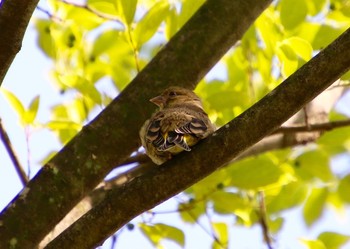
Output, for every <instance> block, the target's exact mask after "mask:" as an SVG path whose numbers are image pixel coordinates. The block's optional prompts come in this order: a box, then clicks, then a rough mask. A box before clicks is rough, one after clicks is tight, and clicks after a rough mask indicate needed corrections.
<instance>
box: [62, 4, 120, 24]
mask: <svg viewBox="0 0 350 249" xmlns="http://www.w3.org/2000/svg"><path fill="white" fill-rule="evenodd" d="M59 1H60V2H61V3H65V4H68V5H71V6H74V7H77V8H82V9H86V10H87V11H89V12H91V13H93V14H95V15H96V16H98V17H101V18H103V19H106V20H111V21H114V22H117V23H118V24H120V25H122V27H123V28H125V26H124V24H123V22H122V21H120V19H119V18H116V17H112V16H111V15H108V14H104V13H102V12H99V11H97V10H95V9H94V8H91V7H90V6H89V5H87V4H77V3H72V2H69V1H66V0H59Z"/></svg>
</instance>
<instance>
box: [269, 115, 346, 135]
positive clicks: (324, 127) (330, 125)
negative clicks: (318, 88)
mask: <svg viewBox="0 0 350 249" xmlns="http://www.w3.org/2000/svg"><path fill="white" fill-rule="evenodd" d="M346 126H350V119H346V120H339V121H332V122H327V123H319V124H310V125H308V126H307V125H303V126H290V127H285V126H282V127H280V128H278V129H277V130H275V131H274V132H273V134H276V133H295V132H312V131H330V130H333V129H335V128H341V127H346Z"/></svg>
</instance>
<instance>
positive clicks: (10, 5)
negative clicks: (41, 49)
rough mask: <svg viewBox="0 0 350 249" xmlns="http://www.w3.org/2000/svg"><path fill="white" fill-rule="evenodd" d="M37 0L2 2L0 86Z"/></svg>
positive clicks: (20, 44) (18, 46)
mask: <svg viewBox="0 0 350 249" xmlns="http://www.w3.org/2000/svg"><path fill="white" fill-rule="evenodd" d="M38 2H39V0H25V1H23V0H3V2H2V5H1V8H0V30H1V35H0V86H1V84H2V82H3V80H4V78H5V75H6V73H7V71H8V69H9V68H10V65H11V63H12V61H13V60H14V58H15V56H16V54H17V53H18V52H19V51H20V50H21V47H22V40H23V36H24V33H25V31H26V29H27V26H28V23H29V20H30V17H31V16H32V13H33V11H34V9H35V7H36V5H37V4H38Z"/></svg>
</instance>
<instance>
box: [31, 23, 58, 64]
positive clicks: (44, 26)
mask: <svg viewBox="0 0 350 249" xmlns="http://www.w3.org/2000/svg"><path fill="white" fill-rule="evenodd" d="M54 25H55V24H53V23H52V21H51V20H47V19H35V28H36V29H37V31H38V43H39V44H38V45H39V47H40V48H41V49H42V51H43V52H44V53H45V54H46V55H47V56H48V57H50V58H52V59H55V58H56V51H57V48H56V45H55V40H54V38H53V36H52V34H51V30H52V28H53V26H54Z"/></svg>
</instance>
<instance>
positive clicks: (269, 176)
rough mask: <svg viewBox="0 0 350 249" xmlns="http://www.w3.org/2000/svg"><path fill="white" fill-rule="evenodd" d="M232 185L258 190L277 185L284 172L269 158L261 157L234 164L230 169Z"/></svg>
mask: <svg viewBox="0 0 350 249" xmlns="http://www.w3.org/2000/svg"><path fill="white" fill-rule="evenodd" d="M228 174H229V176H230V178H231V185H233V186H236V187H239V188H243V189H255V190H258V189H260V188H262V187H265V186H268V185H270V184H274V183H277V182H278V181H279V179H280V177H281V176H282V175H283V171H282V170H281V169H280V168H279V167H278V166H277V165H275V164H274V162H273V161H272V160H271V159H270V158H268V156H266V155H264V156H259V157H256V158H247V159H245V160H242V161H239V162H237V163H234V164H232V165H231V166H230V168H229V169H228Z"/></svg>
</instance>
